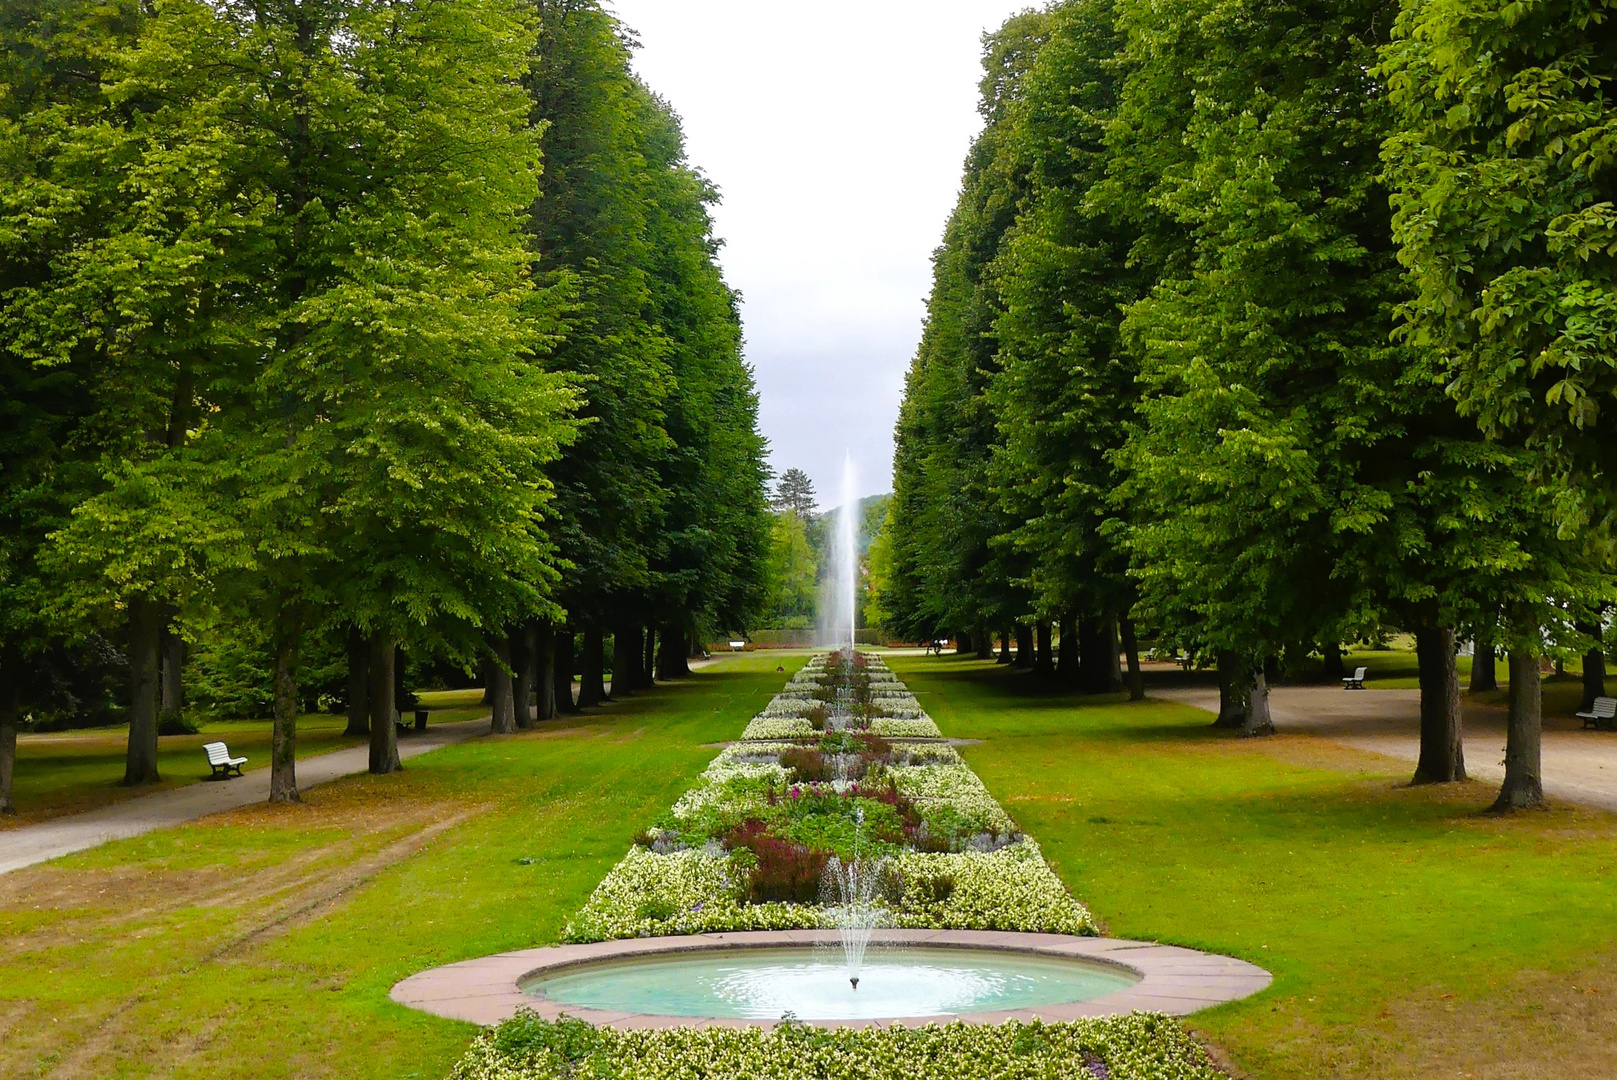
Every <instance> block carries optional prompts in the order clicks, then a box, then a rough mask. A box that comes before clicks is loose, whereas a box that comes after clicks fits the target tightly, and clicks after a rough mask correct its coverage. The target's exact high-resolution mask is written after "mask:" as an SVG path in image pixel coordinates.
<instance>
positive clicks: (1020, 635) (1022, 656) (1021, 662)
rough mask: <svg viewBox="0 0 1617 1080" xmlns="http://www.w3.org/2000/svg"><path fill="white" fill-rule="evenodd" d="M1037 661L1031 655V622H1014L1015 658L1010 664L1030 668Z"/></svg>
mask: <svg viewBox="0 0 1617 1080" xmlns="http://www.w3.org/2000/svg"><path fill="white" fill-rule="evenodd" d="M1037 662H1038V658H1037V657H1035V656H1034V655H1033V624H1032V623H1022V622H1019V623H1017V624H1016V659H1015V660H1014V661H1013V662H1012V663H1011V666H1012V667H1019V668H1031V667H1033V665H1034V664H1035V663H1037Z"/></svg>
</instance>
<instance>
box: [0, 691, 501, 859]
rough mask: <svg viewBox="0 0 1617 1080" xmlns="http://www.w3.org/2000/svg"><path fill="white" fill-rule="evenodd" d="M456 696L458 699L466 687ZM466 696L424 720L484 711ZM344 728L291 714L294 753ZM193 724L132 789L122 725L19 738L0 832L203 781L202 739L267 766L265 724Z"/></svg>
mask: <svg viewBox="0 0 1617 1080" xmlns="http://www.w3.org/2000/svg"><path fill="white" fill-rule="evenodd" d="M450 693H456V692H455V691H451V692H450ZM460 693H461V695H462V696H465V695H466V693H467V692H460ZM469 693H470V694H471V696H472V698H473V700H472V701H471V702H470V703H469V704H462V703H461V702H459V701H452V702H447V703H445V705H443V706H434V709H435V711H434V712H433V713H432V719H431V722H432V723H447V722H449V721H453V720H470V719H472V718H474V717H476V716H478V715H482V714H486V712H487V710H485V709H479V708H478V707H477V706H476V701H475V698H476V697H477V696H478V695H479V694H480V693H481V692H480V691H470V692H469ZM346 726H347V720H346V719H345V718H344V717H341V716H332V715H331V714H329V713H312V714H310V715H307V716H302V717H299V718H298V738H297V756H298V757H299V758H306V757H310V756H313V755H315V754H324V753H329V752H330V751H332V750H341V749H342V748H343V747H345V746H356V745H358V744H360V743H362V742H364V740H363V739H351V738H346V737H345V736H344V735H343V728H344V727H346ZM199 727H200V729H201V732H200V734H197V735H164V736H162V737H161V738H159V739H158V740H157V771H158V774H159V775H160V776H162V778H163V782H162V783H160V784H156V785H152V786H147V787H140V788H125V787H120V786H119V781H121V780H122V779H123V775H124V757H125V753H126V750H127V744H128V739H129V729H128V728H126V727H117V728H92V729H90V730H87V731H68V732H59V733H51V734H45V735H24V736H23V737H22V738H21V739H20V740H19V741H18V744H17V771H16V776H15V779H14V781H13V785H12V801H13V802H14V803H15V804H16V806H17V811H18V813H17V816H16V817H15V818H12V817H7V818H3V819H0V829H4V828H6V827H8V826H16V825H22V824H28V823H31V822H34V821H40V820H44V819H46V818H52V817H58V816H60V815H62V814H67V813H73V812H76V811H80V810H88V809H91V808H93V807H97V806H103V805H105V804H107V803H111V802H117V801H119V800H121V799H127V798H132V797H134V796H137V795H145V794H149V793H150V792H152V791H161V790H163V789H166V788H172V787H182V786H184V785H186V784H194V783H197V782H198V781H201V780H206V779H207V778H208V776H209V775H210V774H211V772H212V770H211V769H210V768H209V767H208V759H207V757H206V755H204V754H203V752H202V744H203V743H209V742H215V741H218V740H223V741H224V742H225V743H227V744H228V745H229V746H230V751H231V753H232V754H233V755H234V756H236V757H245V758H246V759H247V764H246V765H244V766H243V768H246V769H257V768H262V767H264V766H266V765H268V764H269V749H270V734H271V733H270V728H271V722H270V721H268V720H210V721H205V722H203V723H202V724H200V725H199Z"/></svg>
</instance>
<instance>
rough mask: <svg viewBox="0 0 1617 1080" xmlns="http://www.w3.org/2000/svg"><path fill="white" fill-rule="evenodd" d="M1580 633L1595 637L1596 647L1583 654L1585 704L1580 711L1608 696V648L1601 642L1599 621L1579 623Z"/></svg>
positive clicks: (1585, 710)
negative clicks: (1596, 699) (1598, 699)
mask: <svg viewBox="0 0 1617 1080" xmlns="http://www.w3.org/2000/svg"><path fill="white" fill-rule="evenodd" d="M1577 625H1578V633H1580V634H1583V635H1584V636H1585V637H1589V638H1593V639H1594V643H1595V644H1594V647H1593V648H1591V649H1590V650H1589V651H1588V652H1586V653H1584V654H1583V704H1581V705H1579V706H1578V711H1579V712H1588V711H1589V710H1590V709H1592V708H1594V707H1595V698H1597V697H1605V696H1606V650H1605V649H1604V648H1603V647H1602V646H1601V643H1600V636H1601V635H1600V624H1599V623H1582V622H1580V623H1578V624H1577Z"/></svg>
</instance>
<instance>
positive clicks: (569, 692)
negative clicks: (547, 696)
mask: <svg viewBox="0 0 1617 1080" xmlns="http://www.w3.org/2000/svg"><path fill="white" fill-rule="evenodd" d="M554 642H555V645H554V648H553V649H552V650H551V653H552V655H551V672H552V675H553V679H552V682H551V686H552V687H553V688H554V691H555V694H556V715H558V716H560V715H562V714H563V713H576V712H577V711H578V703H577V702H576V701H574V700H573V671H574V669H575V668H577V667H578V664H577V657H575V656H574V655H573V649H574V636H573V628H572V627H570V626H558V627H557V628H556V632H555V637H554Z"/></svg>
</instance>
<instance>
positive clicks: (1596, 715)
mask: <svg viewBox="0 0 1617 1080" xmlns="http://www.w3.org/2000/svg"><path fill="white" fill-rule="evenodd" d="M1577 717H1578V719H1579V720H1582V721H1583V726H1584V727H1585V728H1594V729H1595V730H1596V731H1606V730H1609V729H1617V698H1610V697H1597V698H1595V704H1594V708H1592V709H1590V710H1589V711H1588V712H1581V713H1578V714H1577Z"/></svg>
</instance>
